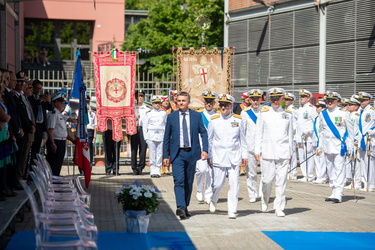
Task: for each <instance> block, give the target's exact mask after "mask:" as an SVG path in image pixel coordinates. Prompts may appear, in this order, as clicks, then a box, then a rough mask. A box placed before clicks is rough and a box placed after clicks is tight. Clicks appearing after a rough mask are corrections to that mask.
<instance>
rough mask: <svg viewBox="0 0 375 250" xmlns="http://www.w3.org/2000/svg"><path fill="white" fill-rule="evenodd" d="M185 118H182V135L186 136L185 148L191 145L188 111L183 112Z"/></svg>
mask: <svg viewBox="0 0 375 250" xmlns="http://www.w3.org/2000/svg"><path fill="white" fill-rule="evenodd" d="M181 114H182V116H183V118H182V135H183V137H184V148H188V147H189V135H188V127H187V122H186V113H185V112H182V113H181Z"/></svg>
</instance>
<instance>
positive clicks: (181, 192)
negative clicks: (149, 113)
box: [163, 92, 208, 219]
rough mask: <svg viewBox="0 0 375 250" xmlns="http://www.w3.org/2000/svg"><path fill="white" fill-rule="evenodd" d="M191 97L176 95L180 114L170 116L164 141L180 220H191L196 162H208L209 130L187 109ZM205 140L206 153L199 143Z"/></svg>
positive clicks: (164, 152)
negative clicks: (189, 209) (200, 139)
mask: <svg viewBox="0 0 375 250" xmlns="http://www.w3.org/2000/svg"><path fill="white" fill-rule="evenodd" d="M189 103H190V95H189V94H188V93H186V92H181V93H179V94H178V95H177V104H178V107H179V111H178V112H173V113H171V114H170V115H168V118H167V124H166V126H165V134H164V142H163V165H164V166H168V165H169V163H170V162H172V163H173V165H172V172H173V180H174V192H175V196H176V204H177V210H176V215H177V216H179V217H180V218H181V219H185V218H186V217H190V216H191V215H190V213H189V212H188V210H187V207H188V206H189V203H190V197H191V193H192V190H193V182H194V174H195V166H196V162H197V160H199V159H202V160H206V159H207V152H208V139H207V131H206V128H205V127H204V124H203V121H202V117H201V114H200V113H198V112H196V111H193V110H191V109H189V108H188V105H189ZM199 135H200V136H201V138H202V145H203V151H202V149H201V147H200V143H199Z"/></svg>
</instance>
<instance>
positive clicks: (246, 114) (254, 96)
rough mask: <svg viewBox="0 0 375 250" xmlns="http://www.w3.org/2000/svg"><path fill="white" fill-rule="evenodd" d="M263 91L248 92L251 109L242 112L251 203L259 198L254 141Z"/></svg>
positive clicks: (247, 182) (252, 90)
mask: <svg viewBox="0 0 375 250" xmlns="http://www.w3.org/2000/svg"><path fill="white" fill-rule="evenodd" d="M262 95H263V91H262V90H260V89H251V90H250V91H249V92H248V96H249V98H250V107H248V108H246V109H244V110H242V112H241V116H242V121H243V127H244V129H245V134H246V142H247V151H248V158H247V159H248V164H247V168H246V184H247V192H248V195H249V202H250V203H254V202H256V199H257V196H258V184H257V166H258V162H257V161H256V160H255V156H254V140H255V126H256V123H257V120H258V116H259V114H260V98H261V97H262Z"/></svg>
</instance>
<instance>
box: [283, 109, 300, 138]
mask: <svg viewBox="0 0 375 250" xmlns="http://www.w3.org/2000/svg"><path fill="white" fill-rule="evenodd" d="M285 109H287V110H290V111H292V115H293V140H294V141H295V140H296V134H297V118H298V114H297V113H298V109H297V108H296V107H295V106H294V104H290V105H289V106H288V107H285Z"/></svg>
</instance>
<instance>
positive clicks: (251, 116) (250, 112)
mask: <svg viewBox="0 0 375 250" xmlns="http://www.w3.org/2000/svg"><path fill="white" fill-rule="evenodd" d="M246 113H247V114H248V115H249V117H250V118H251V120H252V121H253V122H254V124H257V119H258V117H257V116H256V115H255V113H254V111H253V110H252V109H249V110H248V111H246Z"/></svg>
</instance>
